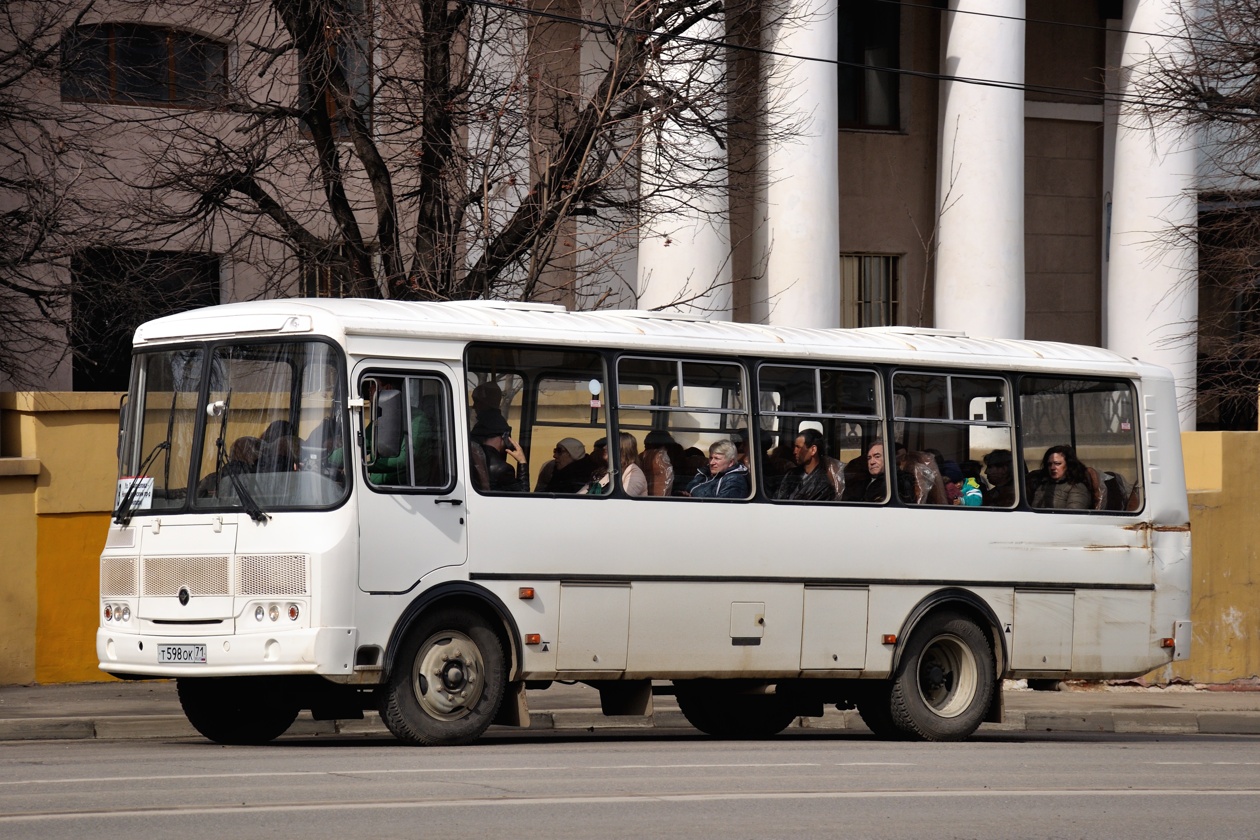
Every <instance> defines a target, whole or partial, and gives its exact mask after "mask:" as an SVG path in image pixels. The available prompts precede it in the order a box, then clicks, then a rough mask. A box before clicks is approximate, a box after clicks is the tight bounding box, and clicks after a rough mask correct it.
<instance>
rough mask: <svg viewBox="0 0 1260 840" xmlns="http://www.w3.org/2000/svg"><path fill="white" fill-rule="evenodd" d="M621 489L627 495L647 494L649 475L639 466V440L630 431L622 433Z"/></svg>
mask: <svg viewBox="0 0 1260 840" xmlns="http://www.w3.org/2000/svg"><path fill="white" fill-rule="evenodd" d="M621 489H623V490H625V491H626V495H627V496H646V495H647V491H648V484H647V476H645V475H644V474H643V469H642V468H641V467H640V466H639V442H638V441H637V440H635V439H634V435H632V434H630V433H629V432H622V433H621Z"/></svg>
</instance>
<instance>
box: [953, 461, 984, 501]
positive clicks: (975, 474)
mask: <svg viewBox="0 0 1260 840" xmlns="http://www.w3.org/2000/svg"><path fill="white" fill-rule="evenodd" d="M958 469H959V470H961V471H962V477H963V480H962V485H961V490H962V492H961V493H960V494H959V496H960V498H959V502H960V503H961V504H962V505H963V506H964V507H980V506H981V505H983V504H984V489H985V484H984V476H983V475H981V467H980V462H979V461H963V462H962V463H961V464H959V465H958Z"/></svg>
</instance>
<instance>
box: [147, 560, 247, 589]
mask: <svg viewBox="0 0 1260 840" xmlns="http://www.w3.org/2000/svg"><path fill="white" fill-rule="evenodd" d="M229 567H230V562H229V559H228V557H227V555H220V556H212V557H146V558H145V559H144V574H143V587H142V591H141V593H140V594H141V595H149V596H155V595H164V596H169V595H178V594H179V590H180V589H181V588H185V587H186V588H187V589H188V591H189V592H190V593H191V594H193V595H231V594H232V592H231V587H230V586H229V581H228V570H229Z"/></svg>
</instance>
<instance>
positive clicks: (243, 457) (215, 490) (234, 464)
mask: <svg viewBox="0 0 1260 840" xmlns="http://www.w3.org/2000/svg"><path fill="white" fill-rule="evenodd" d="M261 451H262V440H261V439H260V438H256V437H249V436H245V437H239V438H237V439H236V440H235V441H234V442H233V443H232V448H231V450H230V451H229V453H228V459H227V461H225V462H224V464H223V466H221V467H219V469H218V470H216V471H215V472H212V473H210V474H209V475H207V476H206V477H205V478H203V479H202V480H201V483H200V484H198V485H197V495H198V496H199V497H201V498H205V497H207V496H218V495H219V486H220V485H221V484H228V483H230V482H231V476H233V475H245V474H247V473H252V472H254V471H255V470H256V469H257V468H258V454H259V453H260V452H261Z"/></svg>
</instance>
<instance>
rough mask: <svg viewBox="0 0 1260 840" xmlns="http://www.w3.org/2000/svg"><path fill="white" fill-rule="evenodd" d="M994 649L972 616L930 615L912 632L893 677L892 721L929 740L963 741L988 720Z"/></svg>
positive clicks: (944, 613)
mask: <svg viewBox="0 0 1260 840" xmlns="http://www.w3.org/2000/svg"><path fill="white" fill-rule="evenodd" d="M994 671H995V663H994V659H993V648H992V646H991V644H990V642H989V639H988V636H987V635H986V634H985V632H984V631H983V630H981V629H980V628H979V627H977V626H976V624H975V622H974V621H972V620H971V619H969V618H967V617H965V616H963V615H960V614H958V613H954V612H938V613H934V614H932V615H929V616H928V617H927V618H925V619H924V620H923V621H921V622H920V623H919V625H918V626H917V627H915V628H914V631H913V632H912V633H911V634H910V639H909V642H908V643H907V645H906V649H905V652H904V653H903V654H902V657H901V662H900V663H899V664H898V666H897V671H896V675H895V676H894V678H893V683H892V693H891V698H890V699H891V711H892V719H893V722H894V723H895V724H896V726H897V728H898V729H900V730H901V731H903V732H905V733H907V734H909V735H913V736H917V737H919V738H923V739H925V740H928V741H958V740H962V739H963V738H966V737H967V736H969V735H971V733H973V732H975V731H976V729H977V728H978V727H979V726H980V724H981V722H982V721H983V720H984V716H985V713H986V712H987V711H988V708H989V702H990V700H992V698H993V692H994V691H995V689H996V682H997V681H996V677H995V676H994Z"/></svg>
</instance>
